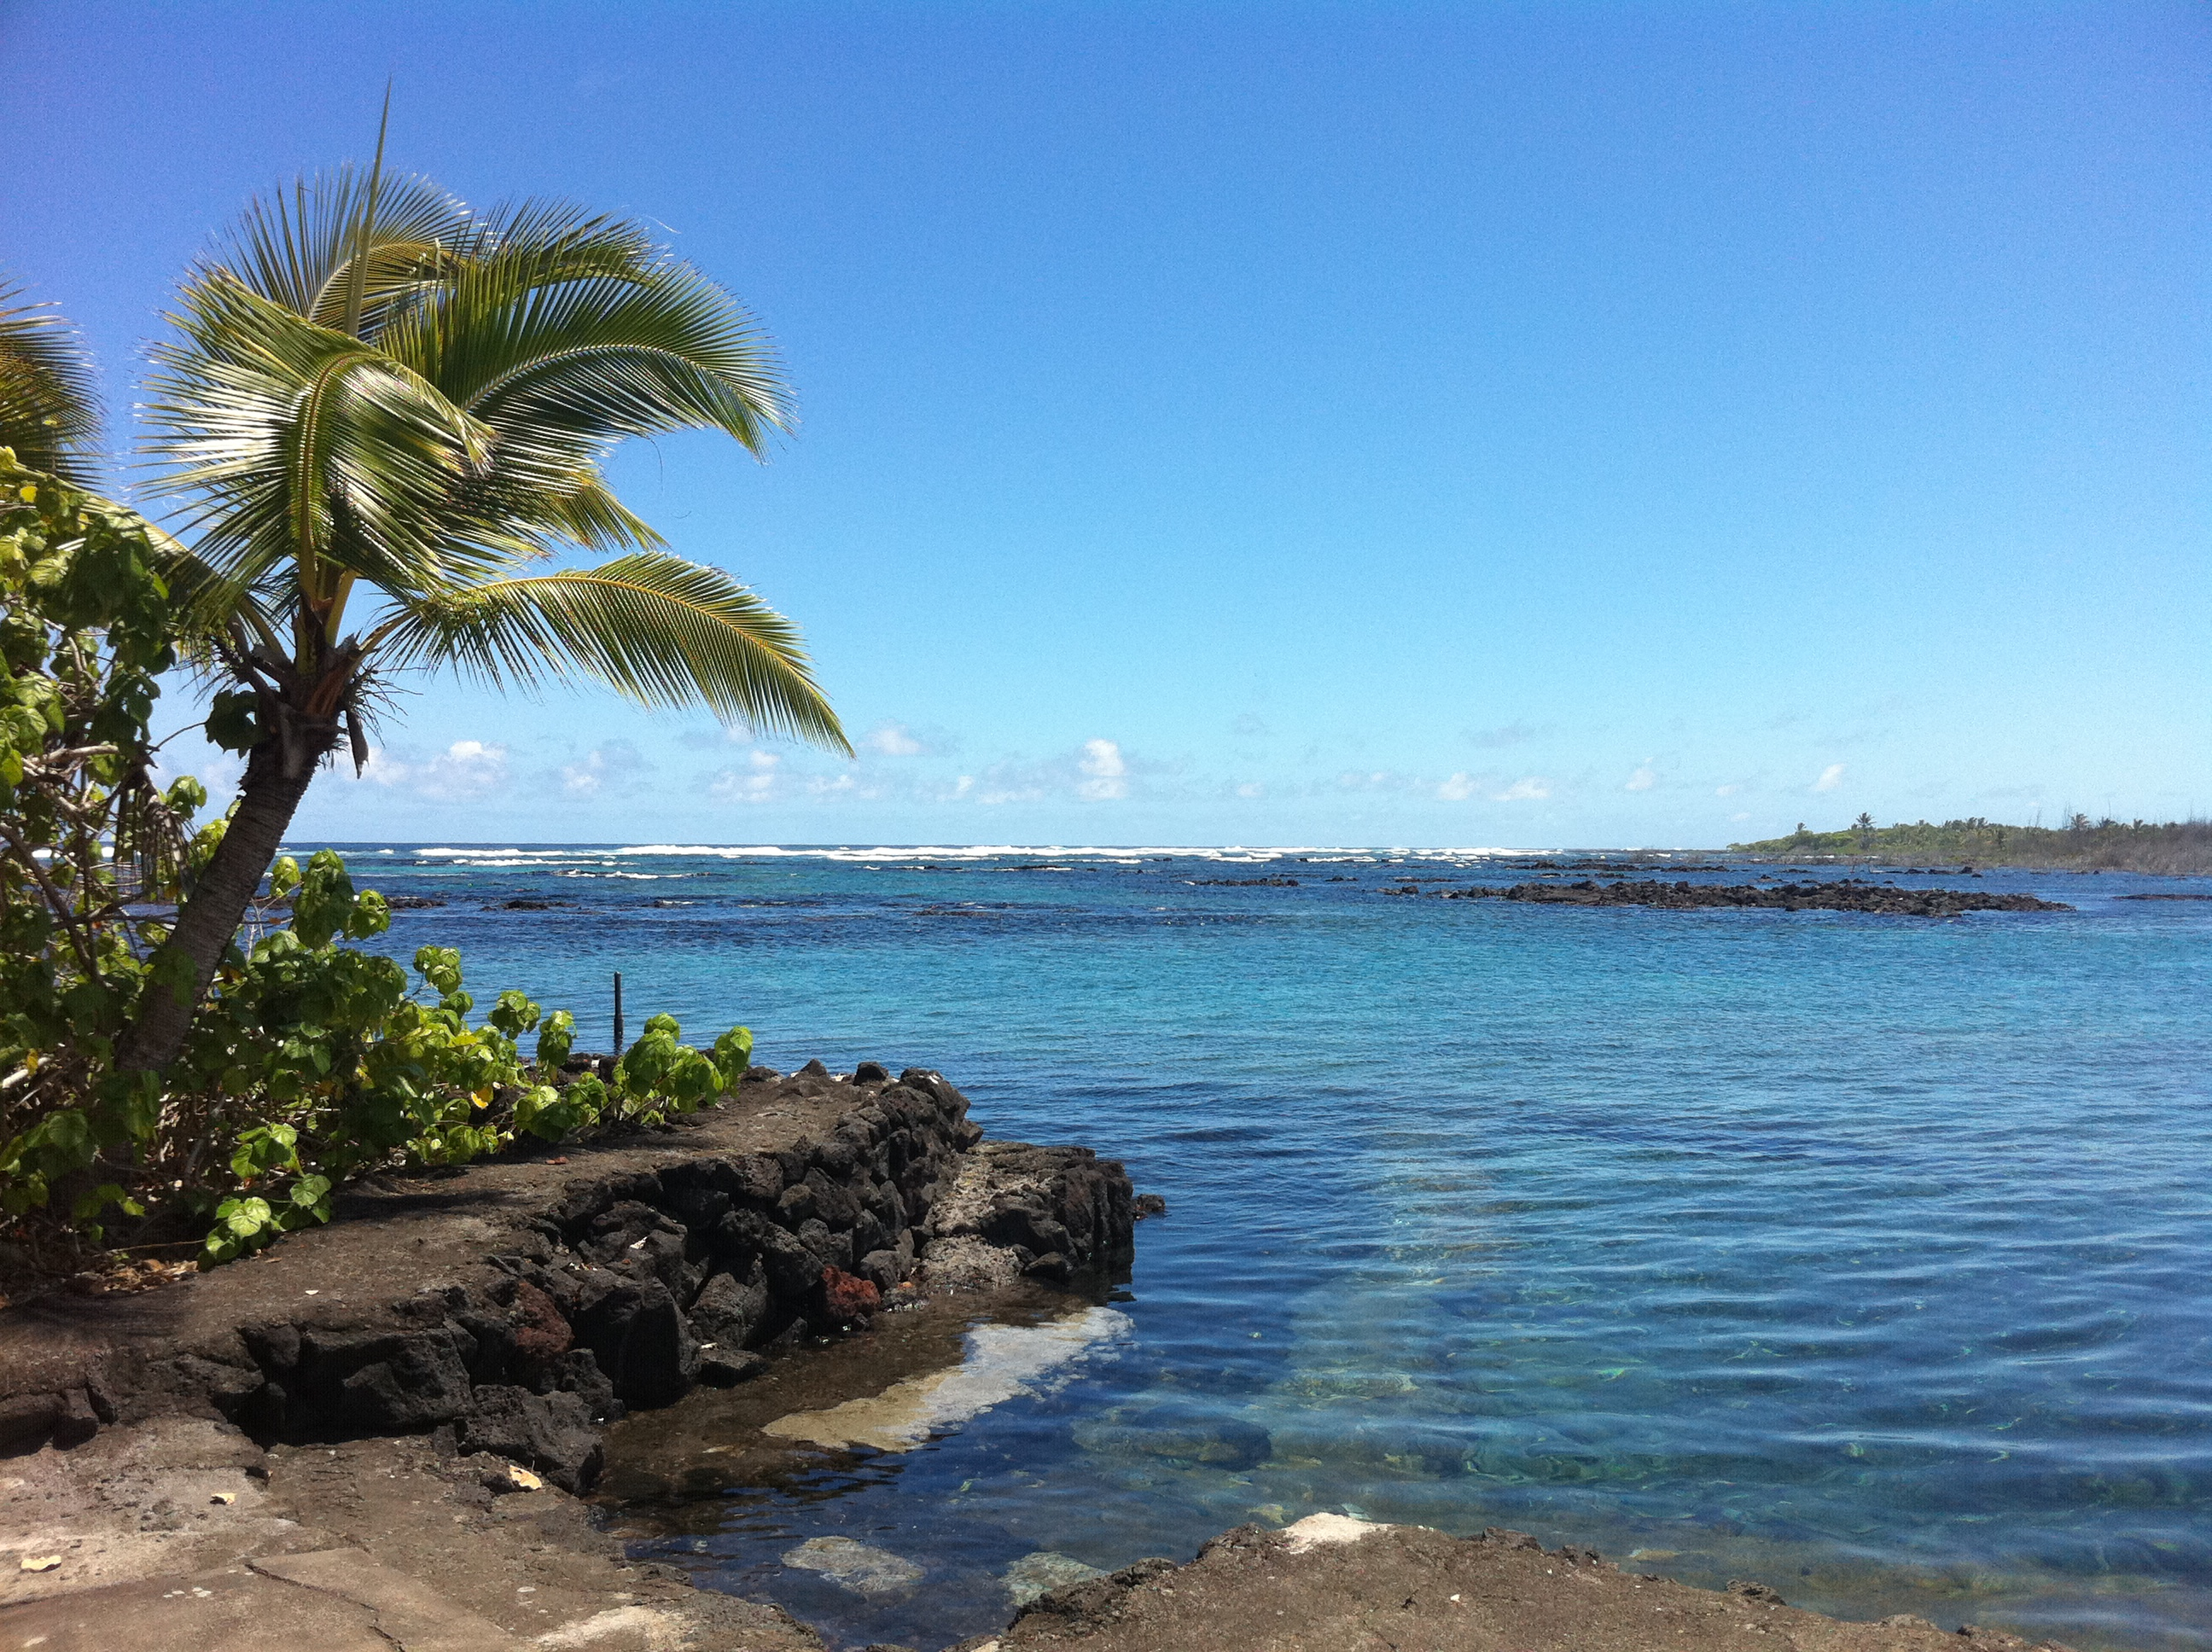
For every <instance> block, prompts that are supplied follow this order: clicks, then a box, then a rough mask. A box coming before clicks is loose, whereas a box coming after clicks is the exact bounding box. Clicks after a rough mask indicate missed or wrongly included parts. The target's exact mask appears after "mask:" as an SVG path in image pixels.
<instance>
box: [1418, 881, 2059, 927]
mask: <svg viewBox="0 0 2212 1652" xmlns="http://www.w3.org/2000/svg"><path fill="white" fill-rule="evenodd" d="M1383 893H1384V894H1385V895H1425V896H1426V897H1427V898H1428V899H1430V900H1432V901H1437V900H1442V901H1528V902H1536V903H1538V904H1540V905H1545V906H1577V907H1669V908H1691V907H1765V908H1771V909H1772V910H1776V911H1780V912H1806V911H1814V910H1817V911H1824V912H1874V913H1880V914H1884V915H1886V916H1891V917H1902V918H1955V917H1957V916H1958V915H1959V914H1960V913H1964V912H2071V911H2073V910H2074V908H2072V907H2070V906H2068V905H2067V904H2066V903H2065V902H2063V901H2043V900H2039V899H2037V898H2036V897H2035V896H2033V895H1984V894H1982V893H1980V892H1979V891H1978V890H1955V889H1898V888H1895V887H1894V886H1893V885H1891V884H1864V883H1861V882H1859V881H1858V880H1857V879H1856V878H1838V879H1837V880H1835V881H1833V882H1823V883H1811V884H1670V883H1662V882H1660V881H1658V880H1657V879H1656V878H1642V879H1636V880H1631V881H1624V882H1621V883H1617V884H1601V883H1598V882H1597V881H1595V879H1593V878H1583V879H1582V880H1581V881H1580V882H1579V883H1573V884H1513V885H1512V886H1511V887H1510V888H1507V889H1486V888H1481V887H1476V888H1472V889H1455V890H1419V889H1416V888H1414V887H1413V885H1411V884H1407V885H1406V886H1405V887H1403V888H1393V889H1386V890H1383Z"/></svg>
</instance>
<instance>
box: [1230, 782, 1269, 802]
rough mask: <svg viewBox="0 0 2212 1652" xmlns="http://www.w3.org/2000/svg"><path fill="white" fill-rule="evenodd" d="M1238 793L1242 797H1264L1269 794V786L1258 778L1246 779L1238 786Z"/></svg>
mask: <svg viewBox="0 0 2212 1652" xmlns="http://www.w3.org/2000/svg"><path fill="white" fill-rule="evenodd" d="M1237 796H1238V797H1240V798H1264V797H1266V796H1267V787H1264V786H1262V785H1261V784H1260V782H1259V781H1257V780H1246V781H1245V782H1244V783H1243V785H1242V786H1240V787H1237Z"/></svg>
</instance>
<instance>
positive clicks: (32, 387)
mask: <svg viewBox="0 0 2212 1652" xmlns="http://www.w3.org/2000/svg"><path fill="white" fill-rule="evenodd" d="M23 296H24V289H23V288H21V287H18V286H14V285H9V284H0V447H12V448H14V449H15V461H16V463H17V464H19V465H23V466H24V467H25V468H26V469H28V470H33V471H46V473H47V474H48V475H50V476H58V477H61V478H62V480H64V482H70V483H75V484H76V486H78V487H80V488H89V487H92V486H94V485H95V481H96V477H95V466H94V462H93V460H94V451H93V450H94V448H95V447H96V446H98V444H99V441H100V402H99V375H98V373H97V371H96V370H95V369H94V366H93V362H92V356H91V355H90V354H89V353H88V351H87V350H86V349H85V348H84V346H83V345H82V343H80V342H79V341H78V338H77V336H76V332H75V331H73V330H72V329H71V328H70V325H69V323H68V322H66V321H64V319H62V318H61V315H60V314H59V313H58V312H57V311H56V310H55V309H54V307H52V305H50V304H26V303H23V302H21V299H22V298H23Z"/></svg>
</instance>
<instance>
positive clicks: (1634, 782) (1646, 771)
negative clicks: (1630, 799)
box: [1620, 763, 1659, 792]
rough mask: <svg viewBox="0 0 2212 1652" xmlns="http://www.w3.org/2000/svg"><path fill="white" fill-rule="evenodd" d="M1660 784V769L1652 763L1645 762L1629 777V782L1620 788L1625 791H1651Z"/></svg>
mask: <svg viewBox="0 0 2212 1652" xmlns="http://www.w3.org/2000/svg"><path fill="white" fill-rule="evenodd" d="M1658 784H1659V771H1658V770H1657V769H1656V768H1652V766H1651V765H1650V763H1644V764H1643V765H1642V766H1641V767H1639V768H1638V769H1637V771H1636V772H1635V773H1634V774H1631V775H1630V776H1629V777H1628V784H1627V785H1626V786H1624V787H1621V788H1620V789H1621V790H1622V791H1624V792H1649V791H1650V789H1651V788H1652V787H1655V786H1656V785H1658Z"/></svg>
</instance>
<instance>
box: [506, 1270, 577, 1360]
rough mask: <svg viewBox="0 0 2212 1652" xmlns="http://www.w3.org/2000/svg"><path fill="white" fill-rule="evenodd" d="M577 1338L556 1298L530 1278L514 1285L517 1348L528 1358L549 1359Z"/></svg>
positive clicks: (563, 1350) (566, 1349)
mask: <svg viewBox="0 0 2212 1652" xmlns="http://www.w3.org/2000/svg"><path fill="white" fill-rule="evenodd" d="M574 1339H575V1338H574V1333H571V1332H570V1331H569V1329H568V1321H567V1320H565V1319H562V1317H561V1310H560V1309H558V1308H556V1307H555V1306H554V1303H553V1298H552V1297H549V1296H547V1295H546V1294H545V1293H544V1291H540V1290H539V1289H538V1287H537V1286H536V1285H532V1284H531V1283H530V1281H529V1280H527V1279H522V1280H519V1281H517V1282H516V1285H515V1287H514V1351H515V1352H516V1353H518V1354H520V1355H521V1356H522V1357H524V1358H525V1359H527V1360H532V1361H537V1360H544V1359H550V1358H552V1357H553V1356H554V1355H556V1354H562V1353H566V1352H568V1345H569V1344H570V1343H572V1342H573V1341H574Z"/></svg>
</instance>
